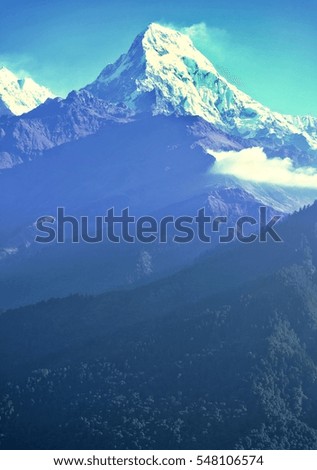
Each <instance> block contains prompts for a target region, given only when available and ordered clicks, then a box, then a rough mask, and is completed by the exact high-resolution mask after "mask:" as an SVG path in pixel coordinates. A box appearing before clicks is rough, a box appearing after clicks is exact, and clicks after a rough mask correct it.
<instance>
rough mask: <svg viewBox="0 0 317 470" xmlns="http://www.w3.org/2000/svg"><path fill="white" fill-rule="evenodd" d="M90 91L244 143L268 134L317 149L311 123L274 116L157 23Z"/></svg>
mask: <svg viewBox="0 0 317 470" xmlns="http://www.w3.org/2000/svg"><path fill="white" fill-rule="evenodd" d="M86 90H88V91H89V92H90V93H92V94H94V95H96V96H98V97H99V98H102V99H106V100H107V101H110V102H122V103H124V104H125V105H127V106H128V107H129V108H131V109H132V110H133V111H135V112H142V111H144V110H149V109H150V110H151V112H152V114H153V115H156V114H165V115H169V114H176V115H192V116H199V117H201V118H203V119H204V120H205V121H207V122H209V123H212V124H214V125H216V126H217V127H218V128H220V129H222V130H224V131H226V132H230V134H233V135H237V136H242V137H244V138H245V137H246V138H257V137H258V136H259V135H260V136H261V138H263V136H265V135H268V136H269V138H270V139H275V140H276V141H281V140H285V138H287V136H288V135H294V134H300V135H301V137H302V138H304V139H306V141H307V143H308V145H309V147H310V148H312V149H314V150H316V149H317V135H316V130H315V131H314V132H311V131H309V129H310V127H311V126H310V127H309V125H308V123H307V122H306V121H307V119H306V120H305V119H304V118H293V117H292V116H286V115H282V114H279V113H276V112H272V111H271V110H270V109H269V108H267V107H266V106H263V105H261V104H260V103H258V102H257V101H255V100H253V99H252V98H251V97H250V96H248V95H247V94H246V93H244V92H242V91H240V90H238V88H237V87H235V86H234V85H232V84H230V83H229V82H228V81H227V80H226V79H225V78H224V77H222V76H221V75H220V74H219V73H218V72H217V70H216V69H215V67H214V65H213V64H212V63H211V62H210V61H209V60H208V59H207V58H206V57H205V56H204V55H203V54H202V53H201V52H199V51H198V50H197V49H196V48H195V46H194V44H193V43H192V41H191V39H190V38H189V37H188V36H187V35H185V34H182V33H181V32H178V31H175V30H173V29H171V28H168V27H165V26H161V25H159V24H157V23H152V24H150V25H149V26H148V28H147V29H146V30H145V31H144V32H143V33H141V34H139V35H138V36H137V37H136V39H135V40H134V42H133V44H132V46H131V47H130V49H129V51H128V52H127V53H126V54H123V55H122V56H121V57H120V58H119V59H118V60H117V61H116V62H115V63H114V64H112V65H108V66H107V67H106V68H105V69H104V70H103V71H102V72H101V74H100V75H99V76H98V78H97V79H96V80H95V81H94V82H93V83H91V84H90V85H88V86H87V87H86ZM315 124H316V121H315V120H314V121H313V125H314V126H315Z"/></svg>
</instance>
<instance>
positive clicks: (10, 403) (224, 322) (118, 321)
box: [0, 204, 317, 449]
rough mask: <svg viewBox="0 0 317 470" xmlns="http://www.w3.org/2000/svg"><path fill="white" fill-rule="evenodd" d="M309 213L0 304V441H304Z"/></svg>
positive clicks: (313, 316)
mask: <svg viewBox="0 0 317 470" xmlns="http://www.w3.org/2000/svg"><path fill="white" fill-rule="evenodd" d="M316 223H317V204H315V205H314V206H312V207H310V208H307V209H305V210H303V211H301V212H299V213H297V214H294V215H293V216H291V217H290V218H289V219H288V220H286V221H285V223H284V225H283V227H280V231H281V234H282V236H283V239H284V243H282V244H263V245H260V244H253V245H247V246H246V245H244V246H242V245H239V246H237V247H234V248H228V249H226V250H221V251H218V252H217V251H216V252H214V253H211V254H210V255H209V256H207V257H204V258H202V259H200V260H198V261H197V263H196V264H195V265H193V266H192V267H190V268H187V269H186V270H183V271H181V272H179V273H177V274H175V275H173V276H171V277H169V278H168V279H163V280H160V281H156V282H154V283H152V284H149V285H147V286H142V287H139V288H137V289H135V290H131V291H125V292H124V291H122V292H120V291H117V292H112V293H109V294H105V295H102V296H98V297H81V296H73V297H68V298H66V299H60V300H50V301H47V302H42V303H40V304H37V305H33V306H29V307H24V308H21V309H18V310H13V311H7V312H4V313H2V315H1V316H0V353H1V377H2V378H1V402H0V415H1V433H0V445H1V447H3V448H65V449H69V448H74V449H75V448H94V449H98V448H113V449H115V448H118V449H124V448H129V449H138V448H142V449H144V448H149V449H159V448H171V449H175V448H180V449H186V448H200V449H202V448H206V449H217V448H219V449H225V448H239V449H242V448H244V449H253V448H263V449H277V448H282V449H290V448H291V449H308V448H309V449H316V448H317V289H316V283H317V276H316V272H315V266H316V265H317V262H316V261H317V258H316V257H317V229H316V227H317V225H316Z"/></svg>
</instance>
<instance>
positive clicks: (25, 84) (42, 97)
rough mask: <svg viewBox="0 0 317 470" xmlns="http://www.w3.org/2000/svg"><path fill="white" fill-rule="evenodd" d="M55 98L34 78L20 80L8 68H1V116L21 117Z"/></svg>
mask: <svg viewBox="0 0 317 470" xmlns="http://www.w3.org/2000/svg"><path fill="white" fill-rule="evenodd" d="M48 98H54V95H53V93H51V92H50V90H48V89H47V88H45V87H44V86H41V85H38V84H37V83H35V82H34V80H32V78H23V79H20V78H18V77H17V76H16V75H15V74H14V73H12V72H11V71H10V70H9V69H7V68H6V67H0V115H11V114H15V115H18V116H19V115H21V114H23V113H27V112H28V111H31V110H32V109H34V108H36V107H37V106H39V105H40V104H42V103H44V101H46V100H47V99H48Z"/></svg>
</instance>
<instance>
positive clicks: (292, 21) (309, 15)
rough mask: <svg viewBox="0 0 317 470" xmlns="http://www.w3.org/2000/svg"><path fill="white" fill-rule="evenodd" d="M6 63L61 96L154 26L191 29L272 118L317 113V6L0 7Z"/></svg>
mask: <svg viewBox="0 0 317 470" xmlns="http://www.w3.org/2000/svg"><path fill="white" fill-rule="evenodd" d="M0 11H1V14H0V64H1V65H2V64H3V65H6V66H8V67H9V68H11V69H12V70H13V71H14V72H16V73H22V74H25V73H27V74H30V75H31V76H32V77H33V78H34V79H35V80H36V81H38V82H40V83H41V84H44V85H46V86H48V87H50V88H51V89H52V90H53V91H54V92H55V93H56V94H61V95H65V94H66V93H67V92H68V91H70V90H71V89H76V88H80V87H82V86H84V85H85V84H87V83H88V82H90V81H92V80H94V79H95V77H96V76H97V75H98V74H99V72H100V71H101V69H102V68H103V67H104V66H105V65H106V64H107V63H109V62H113V61H114V60H115V59H116V58H117V57H118V56H119V55H120V54H121V53H122V52H125V51H126V50H127V49H128V47H129V46H130V44H131V42H132V40H133V39H134V37H135V36H136V35H137V34H138V33H139V32H140V31H142V30H143V29H145V27H146V25H147V24H148V23H150V22H152V21H156V22H159V23H162V24H167V25H174V26H175V27H177V28H184V27H191V28H190V30H189V31H190V32H191V34H192V37H193V39H194V42H195V44H196V46H197V47H198V48H199V49H201V50H202V52H204V53H205V54H206V55H207V56H208V57H209V59H210V60H211V61H212V62H213V63H214V65H215V66H216V67H217V68H218V70H219V71H220V72H221V73H222V74H223V75H224V76H225V77H226V78H228V79H229V80H230V81H231V82H233V83H234V84H236V85H237V86H238V87H239V88H241V89H242V90H243V91H245V92H247V93H248V94H250V95H251V96H252V97H253V98H255V99H257V100H259V101H261V102H262V103H263V104H265V105H268V106H270V107H271V108H272V109H273V110H275V111H280V112H284V113H291V114H311V115H314V116H317V99H316V83H317V57H316V56H317V53H316V50H317V47H316V44H317V27H316V25H317V0H302V1H298V0H295V1H294V0H288V1H284V0H283V1H278V0H276V1H271V0H267V1H265V2H264V1H255V0H253V1H251V0H241V1H232V0H227V1H222V0H217V1H215V0H195V1H193V0H192V1H187V0H182V1H175V0H174V1H172V0H169V1H165V0H163V1H151V0H147V1H144V0H134V1H131V0H130V1H127V0H116V1H105V0H103V1H102V0H90V1H88V0H85V1H82V0H63V1H61V0H55V1H48V0H44V1H39V0H36V1H35V0H23V1H22V0H10V1H8V0H0Z"/></svg>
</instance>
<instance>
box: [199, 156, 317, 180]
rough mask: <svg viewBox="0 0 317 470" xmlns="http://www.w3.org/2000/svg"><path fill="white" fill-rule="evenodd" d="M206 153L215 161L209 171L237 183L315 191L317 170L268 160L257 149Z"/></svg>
mask: <svg viewBox="0 0 317 470" xmlns="http://www.w3.org/2000/svg"><path fill="white" fill-rule="evenodd" d="M208 153H209V154H210V155H213V156H214V157H215V158H216V162H215V164H214V165H213V167H212V169H211V172H212V173H215V174H221V175H232V176H235V177H237V178H239V179H241V180H246V181H253V182H256V183H269V184H276V185H280V186H291V187H298V188H313V189H317V168H313V167H299V168H295V167H294V164H293V162H292V160H291V159H290V158H280V157H275V158H268V157H267V155H266V153H265V152H264V151H263V149H262V148H260V147H253V148H247V149H243V150H240V151H239V152H236V151H229V152H214V151H212V150H209V151H208Z"/></svg>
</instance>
